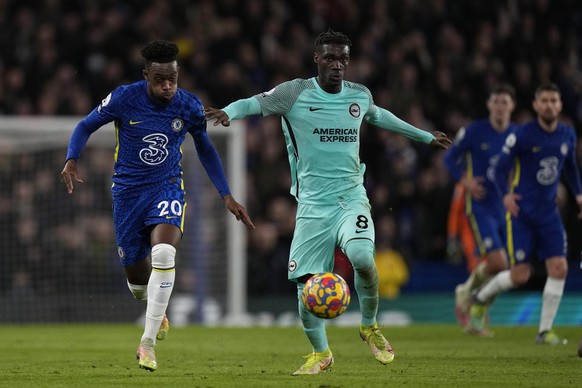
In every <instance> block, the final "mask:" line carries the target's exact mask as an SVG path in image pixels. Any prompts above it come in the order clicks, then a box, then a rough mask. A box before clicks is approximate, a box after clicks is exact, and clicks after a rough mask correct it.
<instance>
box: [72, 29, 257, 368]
mask: <svg viewBox="0 0 582 388" xmlns="http://www.w3.org/2000/svg"><path fill="white" fill-rule="evenodd" d="M141 54H142V56H143V57H144V59H145V68H144V70H143V75H144V80H141V81H138V82H136V83H133V84H131V85H123V86H120V87H118V88H116V89H115V90H114V91H112V92H111V93H110V94H109V95H108V96H107V97H106V98H105V99H104V100H103V101H102V102H101V104H99V106H98V107H97V108H95V109H94V110H93V111H92V112H91V113H90V114H89V115H88V116H87V117H85V118H84V119H83V120H82V121H81V122H80V123H79V124H78V125H77V126H76V128H75V130H74V132H73V134H72V136H71V139H70V141H69V147H68V151H67V157H66V163H65V166H64V168H63V170H62V172H61V177H62V180H63V182H64V184H65V185H66V187H67V190H68V192H69V194H71V193H72V192H73V180H75V181H76V182H83V180H82V179H81V177H80V176H79V172H78V170H77V160H78V159H79V156H80V154H81V151H82V150H83V148H84V147H85V144H86V143H87V141H88V139H89V137H90V136H91V134H92V133H93V132H95V131H96V130H98V129H99V128H100V127H102V126H103V125H105V124H107V123H109V122H112V121H113V122H114V123H115V133H116V137H117V145H116V148H115V155H114V160H115V166H114V167H115V173H114V175H113V177H112V180H113V185H112V188H111V191H112V195H113V220H114V224H115V236H116V241H117V246H118V253H119V257H120V259H121V264H122V265H123V268H124V270H125V274H126V276H127V284H128V287H129V289H130V290H131V292H132V293H133V295H134V296H135V298H136V299H139V300H143V301H147V307H146V321H145V329H144V333H143V335H142V337H141V340H140V345H139V347H138V352H137V358H138V365H139V367H140V368H143V369H146V370H150V371H154V370H156V369H157V362H156V355H155V346H156V339H158V340H162V339H164V337H165V336H166V334H167V332H168V329H169V323H168V320H167V317H166V315H165V313H166V308H167V306H168V302H169V300H170V295H171V293H172V289H173V287H174V279H175V269H174V267H175V255H176V246H177V245H178V243H179V241H180V240H181V238H182V233H183V228H184V217H185V210H186V202H185V198H184V195H185V190H184V187H185V184H184V181H183V179H182V168H181V166H180V160H181V158H182V152H181V146H182V143H183V142H184V140H185V136H186V134H187V133H189V134H190V135H192V137H193V138H194V144H195V146H196V151H197V153H198V158H199V160H200V162H201V163H202V165H203V167H204V168H205V170H206V172H207V174H208V176H209V177H210V179H211V181H212V183H213V184H214V186H215V187H216V189H217V191H218V192H219V194H220V196H221V197H222V199H223V201H224V203H225V205H226V207H227V208H228V210H229V211H230V212H231V213H232V214H234V215H235V217H236V218H237V220H241V221H242V222H243V223H244V224H245V225H246V226H247V227H249V228H253V227H254V225H253V223H252V221H251V219H250V218H249V216H248V214H247V212H246V210H245V208H244V207H243V206H242V205H240V204H239V203H238V202H236V201H235V199H234V198H233V196H232V195H231V194H230V189H229V187H228V183H227V181H226V177H225V175H224V171H223V167H222V163H221V161H220V157H219V155H218V153H217V152H216V149H215V148H214V146H213V144H212V143H211V141H210V139H209V137H208V133H207V132H206V125H207V124H206V118H205V116H204V110H203V106H202V103H201V102H200V100H199V99H198V97H196V96H195V95H193V94H191V93H189V92H187V91H185V90H183V89H179V88H178V69H179V68H178V64H177V61H176V57H177V55H178V47H177V46H176V45H175V44H174V43H172V42H168V41H164V40H158V41H153V42H151V43H149V44H148V45H146V46H145V47H144V48H143V49H142V52H141ZM148 256H149V257H150V258H151V263H150V260H147V258H148Z"/></svg>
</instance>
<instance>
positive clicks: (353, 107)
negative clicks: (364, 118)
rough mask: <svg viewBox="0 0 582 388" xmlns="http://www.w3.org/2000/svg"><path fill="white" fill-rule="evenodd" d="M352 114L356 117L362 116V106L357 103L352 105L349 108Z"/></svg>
mask: <svg viewBox="0 0 582 388" xmlns="http://www.w3.org/2000/svg"><path fill="white" fill-rule="evenodd" d="M348 110H349V112H350V114H351V115H352V117H354V118H356V119H357V118H358V117H360V106H359V105H358V104H356V103H354V104H352V105H350V108H349V109H348Z"/></svg>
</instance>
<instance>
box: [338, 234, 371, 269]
mask: <svg viewBox="0 0 582 388" xmlns="http://www.w3.org/2000/svg"><path fill="white" fill-rule="evenodd" d="M374 250H375V248H374V243H373V242H372V241H371V240H352V241H350V242H348V244H347V245H346V248H345V253H346V255H347V257H348V259H349V260H350V262H351V263H352V266H353V267H354V269H355V270H356V271H366V270H369V269H370V268H372V267H373V266H374Z"/></svg>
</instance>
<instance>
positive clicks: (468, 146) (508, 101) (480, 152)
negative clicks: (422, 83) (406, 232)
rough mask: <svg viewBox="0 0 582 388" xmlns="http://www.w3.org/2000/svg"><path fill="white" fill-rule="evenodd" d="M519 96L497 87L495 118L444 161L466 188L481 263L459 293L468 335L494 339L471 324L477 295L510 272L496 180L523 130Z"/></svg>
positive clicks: (491, 103) (465, 136) (458, 141)
mask: <svg viewBox="0 0 582 388" xmlns="http://www.w3.org/2000/svg"><path fill="white" fill-rule="evenodd" d="M514 108H515V90H514V88H513V87H512V86H510V85H507V84H499V85H497V86H495V87H493V88H492V89H491V91H490V93H489V98H488V99H487V110H488V111H489V116H488V117H487V118H485V119H482V120H478V121H475V122H473V123H471V124H470V125H468V126H467V128H461V129H460V130H459V132H458V134H457V137H456V138H455V141H454V143H453V145H452V146H451V147H450V148H449V150H448V151H447V153H446V154H445V157H444V161H445V165H446V166H447V169H448V171H449V173H450V174H451V176H452V177H453V179H455V181H457V182H461V183H462V184H463V186H464V187H465V192H466V198H465V214H466V215H467V217H468V219H469V224H470V225H471V230H472V232H473V236H474V237H475V245H476V248H477V249H478V252H479V255H480V256H481V257H486V260H484V261H482V262H481V263H479V265H478V266H477V267H476V268H475V269H474V270H473V272H472V273H471V275H470V276H469V278H468V279H467V281H466V282H465V283H462V284H459V285H458V286H457V287H456V289H455V297H456V298H455V299H456V303H455V314H456V316H457V319H458V320H459V323H461V325H463V326H464V327H465V331H466V332H467V333H470V334H475V335H484V336H487V335H489V333H488V331H487V329H486V328H485V327H484V320H483V319H480V320H476V321H475V322H471V321H470V319H469V309H470V307H471V292H472V291H473V290H474V289H476V288H478V287H480V286H481V285H482V284H484V283H485V282H487V281H488V280H489V279H490V278H491V277H492V276H493V275H495V274H497V273H498V272H500V271H502V270H504V269H506V268H507V266H508V259H507V254H506V252H505V234H506V233H505V209H504V208H503V203H502V201H501V197H500V196H499V192H498V191H497V189H496V187H495V182H494V178H493V176H492V174H491V169H492V167H491V166H492V165H494V164H495V161H496V160H497V158H498V154H499V152H500V151H501V147H502V146H503V144H504V143H505V139H506V138H507V136H508V135H509V134H511V133H513V132H514V131H515V130H516V128H517V126H516V124H515V123H513V122H511V113H512V112H513V110H514Z"/></svg>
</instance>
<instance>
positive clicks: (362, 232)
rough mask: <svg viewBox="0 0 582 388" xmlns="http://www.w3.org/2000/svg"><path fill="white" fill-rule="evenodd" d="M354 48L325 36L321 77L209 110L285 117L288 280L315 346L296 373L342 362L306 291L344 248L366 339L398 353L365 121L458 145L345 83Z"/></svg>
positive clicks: (225, 115) (384, 355) (319, 52)
mask: <svg viewBox="0 0 582 388" xmlns="http://www.w3.org/2000/svg"><path fill="white" fill-rule="evenodd" d="M350 46H351V42H350V40H349V39H348V37H347V36H345V35H344V34H342V33H339V32H334V31H331V30H329V31H328V32H325V33H322V34H320V35H319V36H318V37H317V39H316V41H315V53H314V55H313V60H314V62H315V63H316V65H317V70H318V75H317V77H313V78H310V79H295V80H292V81H287V82H283V83H282V84H280V85H278V86H276V87H275V88H274V89H272V90H270V91H268V92H266V93H262V94H259V95H256V96H253V97H251V98H247V99H242V100H238V101H235V102H233V103H231V104H230V105H228V106H227V107H226V108H224V109H223V110H220V109H214V108H207V109H206V117H207V119H208V120H212V119H214V120H215V123H214V125H217V124H219V123H222V124H223V125H229V123H230V120H236V119H241V118H243V117H246V116H249V115H259V114H261V115H263V116H268V115H280V116H281V121H282V126H283V133H284V136H285V142H286V145H287V152H288V159H289V165H290V168H291V179H292V187H291V194H292V195H293V196H295V198H296V200H297V202H298V207H297V215H296V225H295V232H294V235H293V241H292V243H291V251H290V257H289V263H288V277H289V279H290V280H292V281H294V282H297V293H298V299H299V303H298V308H299V316H300V317H301V322H302V324H303V330H304V332H305V335H306V336H307V339H308V340H309V342H310V343H311V346H312V350H313V352H312V353H311V354H310V355H308V357H307V361H306V362H305V363H304V364H303V365H302V366H301V367H300V368H299V369H298V370H296V371H295V372H294V375H305V374H318V373H320V372H322V371H324V370H326V369H328V368H330V367H331V366H332V365H333V362H334V360H333V355H332V352H331V350H330V349H329V346H328V342H327V336H326V333H325V322H324V320H323V319H320V318H317V317H315V316H314V315H312V314H310V313H309V312H308V311H307V310H306V309H305V307H304V306H303V303H302V302H301V297H300V296H301V292H302V290H303V287H304V285H305V282H306V281H307V280H308V279H309V278H310V277H311V276H312V275H313V274H316V273H319V272H324V271H331V270H332V269H333V263H334V261H333V259H334V249H335V247H336V246H339V247H340V248H341V249H342V250H343V252H344V253H346V255H347V257H348V258H349V260H350V261H351V263H352V265H353V267H354V269H355V288H356V291H357V294H358V299H359V302H360V308H361V312H362V320H361V325H360V336H361V338H362V339H363V340H364V341H365V342H366V343H367V344H368V345H369V346H370V349H371V351H372V353H373V354H374V357H375V358H376V359H377V360H378V361H379V362H381V363H382V364H387V363H389V362H391V361H392V360H393V359H394V351H393V349H392V347H391V346H390V344H389V343H388V341H387V340H386V338H384V336H383V335H382V333H381V332H380V330H379V328H378V324H377V322H376V315H377V311H378V272H377V270H376V265H375V263H374V251H375V246H374V223H373V221H372V217H371V213H370V203H369V201H368V197H367V194H366V189H365V188H364V184H363V176H364V172H365V166H364V165H363V164H361V163H360V158H359V151H360V133H359V132H360V125H361V124H362V121H366V122H368V123H370V124H372V125H376V126H378V127H381V128H385V129H389V130H391V131H394V132H398V133H400V134H403V135H404V136H406V137H408V138H410V139H412V140H416V141H419V142H423V143H426V144H429V143H430V144H432V145H434V146H436V147H442V148H446V147H447V145H448V144H450V140H449V139H448V138H447V137H446V135H445V134H443V133H442V132H438V131H435V132H433V133H432V134H431V133H429V132H426V131H422V130H420V129H418V128H416V127H413V126H412V125H410V124H407V123H405V122H404V121H402V120H400V119H398V118H397V117H396V116H394V115H393V114H392V113H390V112H388V111H387V110H385V109H382V108H379V107H377V106H376V105H374V101H373V99H372V95H371V94H370V91H369V90H368V89H367V88H366V87H365V86H363V85H360V84H356V83H353V82H348V81H344V75H345V71H346V69H347V66H348V63H349V59H350Z"/></svg>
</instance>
